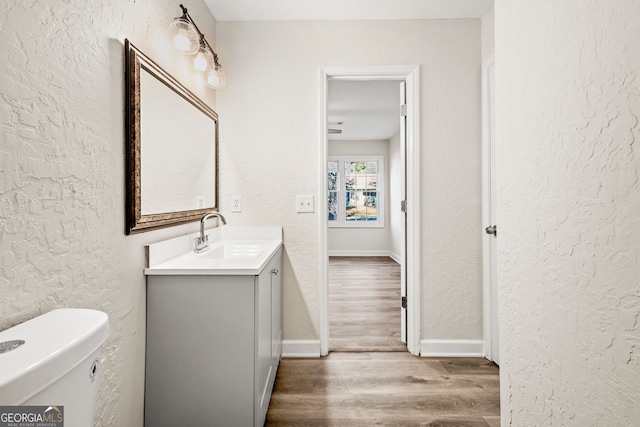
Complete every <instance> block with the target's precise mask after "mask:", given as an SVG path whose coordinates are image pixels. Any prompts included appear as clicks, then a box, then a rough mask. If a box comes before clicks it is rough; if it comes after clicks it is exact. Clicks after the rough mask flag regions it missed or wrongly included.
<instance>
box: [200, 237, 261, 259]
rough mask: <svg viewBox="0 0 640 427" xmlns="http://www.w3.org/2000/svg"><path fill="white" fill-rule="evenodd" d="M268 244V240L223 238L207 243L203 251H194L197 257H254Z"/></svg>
mask: <svg viewBox="0 0 640 427" xmlns="http://www.w3.org/2000/svg"><path fill="white" fill-rule="evenodd" d="M267 246H268V241H267V242H263V241H257V240H256V241H251V240H238V241H236V240H223V241H219V242H215V243H214V244H213V245H209V248H208V249H206V250H205V251H204V252H200V253H195V257H196V258H199V259H237V258H255V257H257V256H259V255H260V253H261V252H262V251H264V250H265V249H266V248H267Z"/></svg>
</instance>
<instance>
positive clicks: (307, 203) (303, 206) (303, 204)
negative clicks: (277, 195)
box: [296, 195, 313, 213]
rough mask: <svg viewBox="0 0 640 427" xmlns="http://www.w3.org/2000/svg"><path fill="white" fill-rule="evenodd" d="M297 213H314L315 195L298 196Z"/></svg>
mask: <svg viewBox="0 0 640 427" xmlns="http://www.w3.org/2000/svg"><path fill="white" fill-rule="evenodd" d="M296 212H298V213H302V212H313V195H310V196H296Z"/></svg>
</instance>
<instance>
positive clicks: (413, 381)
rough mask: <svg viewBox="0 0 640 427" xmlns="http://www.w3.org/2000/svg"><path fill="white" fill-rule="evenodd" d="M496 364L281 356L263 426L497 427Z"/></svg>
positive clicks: (406, 357)
mask: <svg viewBox="0 0 640 427" xmlns="http://www.w3.org/2000/svg"><path fill="white" fill-rule="evenodd" d="M499 396H500V386H499V380H498V368H497V367H496V366H495V365H494V364H493V363H491V362H489V361H488V360H485V359H482V358H446V359H432V358H421V357H416V356H412V355H410V354H409V353H405V352H390V353H384V352H374V353H341V352H336V353H330V354H329V356H327V357H324V358H320V359H282V361H281V362H280V368H279V370H278V375H277V377H276V384H275V387H274V390H273V394H272V396H271V403H270V405H269V412H268V413H267V421H266V424H265V425H266V426H279V427H290V426H291V427H292V426H296V427H304V426H346V427H360V426H363V427H364V426H499V425H500V397H499Z"/></svg>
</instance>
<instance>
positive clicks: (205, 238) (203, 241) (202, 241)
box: [193, 212, 227, 252]
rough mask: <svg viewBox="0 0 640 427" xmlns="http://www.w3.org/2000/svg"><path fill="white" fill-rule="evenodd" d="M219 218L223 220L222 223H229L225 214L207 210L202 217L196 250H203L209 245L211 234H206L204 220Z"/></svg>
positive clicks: (196, 239)
mask: <svg viewBox="0 0 640 427" xmlns="http://www.w3.org/2000/svg"><path fill="white" fill-rule="evenodd" d="M213 217H216V218H219V219H220V221H222V225H227V220H226V219H225V218H224V216H223V215H222V214H221V213H219V212H207V213H206V214H204V215H203V216H202V218H201V219H200V235H199V236H198V237H196V238H195V241H196V247H195V248H194V250H193V251H194V252H202V251H204V250H205V249H207V248H208V247H209V235H208V234H207V235H205V234H204V222H205V221H206V220H208V219H209V218H213Z"/></svg>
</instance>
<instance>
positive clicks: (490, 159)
mask: <svg viewBox="0 0 640 427" xmlns="http://www.w3.org/2000/svg"><path fill="white" fill-rule="evenodd" d="M483 146H484V150H483V151H484V153H483V226H484V237H483V239H484V244H483V258H484V260H483V270H484V294H485V297H484V309H485V316H484V333H485V354H486V357H487V358H488V359H489V360H493V361H494V362H495V363H496V364H498V365H499V364H500V352H499V344H500V343H499V334H498V329H499V324H498V280H497V264H498V263H497V246H498V239H497V237H498V227H497V206H498V200H497V191H496V154H495V60H494V59H493V58H491V59H490V60H488V61H486V62H485V64H484V65H483Z"/></svg>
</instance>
